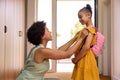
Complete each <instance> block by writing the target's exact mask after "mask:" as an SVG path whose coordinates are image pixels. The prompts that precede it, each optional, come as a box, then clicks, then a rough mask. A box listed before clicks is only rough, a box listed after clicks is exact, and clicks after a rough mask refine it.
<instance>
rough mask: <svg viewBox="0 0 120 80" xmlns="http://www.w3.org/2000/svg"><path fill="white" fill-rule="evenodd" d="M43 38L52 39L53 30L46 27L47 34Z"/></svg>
mask: <svg viewBox="0 0 120 80" xmlns="http://www.w3.org/2000/svg"><path fill="white" fill-rule="evenodd" d="M43 39H45V40H47V41H50V40H52V35H51V32H50V31H49V29H48V28H47V27H45V34H44V36H43Z"/></svg>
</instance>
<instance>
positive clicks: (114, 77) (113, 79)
mask: <svg viewBox="0 0 120 80" xmlns="http://www.w3.org/2000/svg"><path fill="white" fill-rule="evenodd" d="M112 80H120V78H118V77H116V76H113V77H112Z"/></svg>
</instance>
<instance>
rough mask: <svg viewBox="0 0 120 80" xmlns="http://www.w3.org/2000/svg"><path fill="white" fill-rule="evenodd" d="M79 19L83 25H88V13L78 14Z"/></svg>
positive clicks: (81, 12)
mask: <svg viewBox="0 0 120 80" xmlns="http://www.w3.org/2000/svg"><path fill="white" fill-rule="evenodd" d="M78 18H79V21H80V23H81V24H83V25H84V24H87V23H88V22H89V20H90V19H89V15H88V13H86V12H84V11H80V12H79V13H78Z"/></svg>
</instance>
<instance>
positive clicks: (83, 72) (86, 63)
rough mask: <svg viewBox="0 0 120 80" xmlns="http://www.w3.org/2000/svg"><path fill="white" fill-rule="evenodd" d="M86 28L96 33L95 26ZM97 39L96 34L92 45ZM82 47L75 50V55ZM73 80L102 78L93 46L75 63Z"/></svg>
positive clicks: (96, 79) (98, 79) (97, 79)
mask: <svg viewBox="0 0 120 80" xmlns="http://www.w3.org/2000/svg"><path fill="white" fill-rule="evenodd" d="M85 29H88V30H89V31H90V32H91V33H92V34H96V31H95V28H91V27H87V28H85ZM80 34H81V33H80ZM80 34H78V35H80ZM95 41H96V36H95V35H94V37H93V39H92V42H91V46H92V45H93V44H94V43H95ZM83 43H84V42H83ZM83 46H84V45H83ZM81 47H82V46H80V48H81ZM80 48H79V49H78V50H77V51H76V52H75V56H76V54H77V53H78V52H79V50H80ZM72 80H100V78H99V72H98V67H97V63H96V59H95V56H94V54H93V52H92V50H91V48H90V49H89V50H88V52H87V53H86V55H85V56H84V57H83V58H81V59H80V60H79V61H78V63H76V64H75V66H74V70H73V73H72Z"/></svg>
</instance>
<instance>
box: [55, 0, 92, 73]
mask: <svg viewBox="0 0 120 80" xmlns="http://www.w3.org/2000/svg"><path fill="white" fill-rule="evenodd" d="M86 4H90V5H91V7H92V10H93V14H94V0H89V1H79V0H77V1H74V0H73V1H72V0H71V1H70V0H68V1H67V0H65V1H64V0H57V47H60V46H61V45H63V44H64V43H66V42H67V41H68V40H70V39H71V38H72V37H73V36H74V34H75V33H76V32H77V31H78V30H80V29H82V28H83V27H85V26H83V25H81V24H80V23H79V21H78V16H77V14H78V11H79V10H80V9H81V8H83V7H84V6H86ZM92 20H93V22H94V15H93V16H92ZM73 66H74V65H73V64H72V63H71V59H64V60H58V61H57V72H61V71H65V72H71V71H72V69H73Z"/></svg>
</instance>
